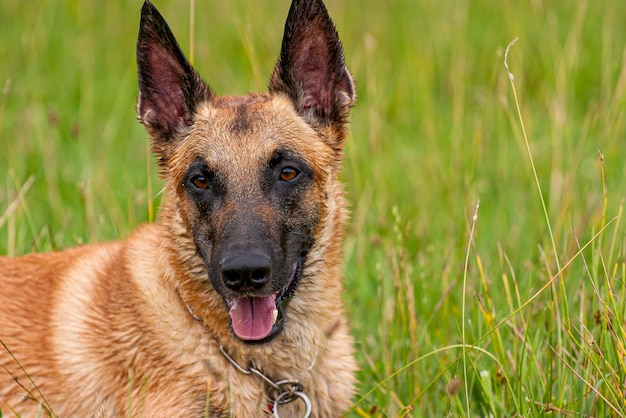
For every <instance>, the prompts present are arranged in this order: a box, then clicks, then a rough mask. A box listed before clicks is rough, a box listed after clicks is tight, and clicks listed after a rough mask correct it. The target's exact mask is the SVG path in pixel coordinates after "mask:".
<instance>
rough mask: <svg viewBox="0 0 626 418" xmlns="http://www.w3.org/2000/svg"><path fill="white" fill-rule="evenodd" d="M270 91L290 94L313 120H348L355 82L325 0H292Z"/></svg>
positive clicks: (298, 109)
mask: <svg viewBox="0 0 626 418" xmlns="http://www.w3.org/2000/svg"><path fill="white" fill-rule="evenodd" d="M270 92H271V93H274V94H275V93H283V94H286V95H287V96H288V97H289V98H290V99H291V101H292V102H293V104H294V105H295V107H296V109H297V111H298V112H299V113H300V114H301V115H302V116H304V117H305V118H306V119H307V120H308V121H309V123H312V124H314V125H317V124H321V125H322V126H323V125H329V124H335V125H342V124H344V123H345V122H346V119H347V116H348V112H349V111H350V108H351V107H352V105H353V104H354V99H355V91H354V83H353V81H352V76H351V75H350V72H349V71H348V69H347V68H346V65H345V63H344V56H343V48H342V47H341V42H340V41H339V36H338V35H337V30H336V29H335V26H334V24H333V22H332V20H331V19H330V16H329V15H328V12H327V11H326V7H324V3H323V2H322V0H293V1H292V3H291V8H290V9H289V15H288V16H287V22H286V23H285V34H284V37H283V45H282V49H281V52H280V57H279V59H278V64H276V68H275V69H274V74H273V75H272V79H271V81H270Z"/></svg>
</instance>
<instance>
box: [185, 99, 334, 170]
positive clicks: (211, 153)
mask: <svg viewBox="0 0 626 418" xmlns="http://www.w3.org/2000/svg"><path fill="white" fill-rule="evenodd" d="M232 150H237V152H235V153H233V152H232ZM283 150H287V151H290V152H291V153H292V154H295V155H297V156H299V157H301V158H302V159H303V160H309V161H307V162H309V163H310V164H311V165H313V167H312V168H313V169H314V170H315V169H319V170H324V169H325V167H326V166H328V165H330V163H331V159H332V155H333V152H332V150H331V149H330V147H328V146H327V144H326V143H325V142H324V141H323V139H322V138H321V137H320V134H319V133H318V132H317V131H315V130H314V129H313V128H312V127H311V126H310V125H308V124H307V123H306V122H305V121H304V119H302V117H300V116H299V115H298V113H297V112H296V111H295V109H294V108H293V105H292V104H291V102H290V101H289V100H288V99H286V98H284V97H282V96H271V95H248V96H241V97H219V98H217V99H216V100H214V101H211V102H207V103H205V104H203V105H201V106H200V107H199V109H198V110H197V113H196V117H195V119H194V125H193V128H192V131H191V132H190V134H189V136H188V138H187V139H185V140H184V143H183V145H182V146H181V147H180V149H179V151H181V152H183V153H184V154H185V155H186V156H187V157H192V156H193V158H197V157H201V158H202V159H204V160H205V161H207V163H209V164H210V165H212V166H215V167H219V166H222V165H229V166H232V165H233V164H235V165H240V164H245V165H247V166H248V167H250V168H258V167H262V166H264V165H265V164H266V163H267V161H268V159H271V158H273V156H275V155H276V152H277V151H283ZM309 156H315V158H314V159H313V160H314V161H310V160H311V159H310V158H309ZM315 166H317V167H315Z"/></svg>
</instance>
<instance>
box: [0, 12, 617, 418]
mask: <svg viewBox="0 0 626 418" xmlns="http://www.w3.org/2000/svg"><path fill="white" fill-rule="evenodd" d="M166 3H167V4H166ZM156 4H157V6H158V7H159V8H160V9H161V11H162V12H163V14H164V15H165V16H166V17H167V19H168V20H169V21H170V23H171V25H172V27H173V28H174V31H175V32H176V34H177V36H178V38H179V41H180V42H181V44H182V45H183V46H184V49H185V50H186V51H189V44H190V42H189V39H190V35H189V4H188V3H187V2H173V1H172V2H166V1H157V3H156ZM382 4H383V3H381V2H379V1H374V0H360V1H347V0H328V6H329V9H330V12H331V15H332V16H333V18H334V20H335V23H336V24H337V26H338V29H339V32H340V36H341V38H342V40H343V42H344V47H345V50H346V56H347V62H348V64H349V67H350V68H351V70H352V72H353V74H354V75H355V78H356V81H357V86H358V93H359V101H358V104H357V107H356V108H355V109H354V111H353V113H352V118H351V120H352V123H351V131H352V133H351V136H350V137H349V139H348V142H347V150H346V159H345V170H344V174H343V177H344V180H345V182H346V184H347V191H348V197H349V200H350V202H351V208H352V219H351V223H350V226H349V231H348V232H349V234H348V238H347V241H346V259H345V282H346V287H347V292H346V301H347V306H348V310H349V314H350V316H351V318H352V327H353V331H354V335H355V337H356V340H357V344H358V360H359V363H360V365H361V372H360V373H359V379H360V382H361V383H360V385H359V393H358V395H357V396H356V397H355V406H354V408H353V410H352V411H351V413H350V415H351V416H372V417H378V416H389V417H393V416H404V415H405V414H406V415H408V416H416V417H420V416H423V417H432V416H489V415H492V416H506V417H508V416H544V415H558V416H560V415H565V416H570V415H571V416H596V417H601V416H626V406H625V405H626V323H625V321H624V318H625V317H626V286H625V282H624V280H625V279H624V277H625V274H626V227H625V226H624V224H625V220H624V216H623V213H622V211H623V202H624V199H625V197H626V164H624V162H625V161H626V30H624V23H623V22H624V21H626V2H623V1H622V0H606V1H603V2H590V1H580V2H571V1H568V0H554V1H542V0H537V1H531V0H528V1H517V2H494V1H490V0H475V1H471V2H470V1H465V2H462V1H453V0H437V1H434V0H421V1H415V0H412V1H409V0H395V1H393V2H386V3H384V6H383V5H382ZM139 9H140V2H139V1H136V2H130V1H122V0H108V1H107V2H102V3H99V4H96V3H93V2H84V1H78V0H62V1H56V2H50V1H48V2H44V1H37V2H35V3H32V2H31V3H29V2H24V1H18V0H3V1H2V6H0V28H2V29H1V32H2V39H1V40H0V63H1V64H0V88H3V92H2V95H1V96H0V253H2V254H11V255H13V254H23V253H26V252H31V251H45V250H50V249H57V248H67V247H70V246H73V245H76V244H78V243H84V242H95V241H103V240H109V239H116V238H119V237H124V236H125V235H126V234H127V233H128V232H129V231H130V230H131V229H133V228H134V227H135V226H136V225H137V224H139V223H141V222H145V221H149V220H151V219H153V217H154V208H156V207H158V204H159V201H160V195H159V193H158V192H159V190H160V188H161V183H160V181H159V180H158V179H157V176H156V168H155V167H154V164H153V158H152V157H150V156H149V154H148V153H147V151H146V150H147V147H148V142H147V139H146V135H145V133H144V131H143V128H142V127H141V126H140V125H139V124H138V123H137V122H136V120H135V114H134V101H135V97H136V75H135V64H134V43H135V37H136V31H137V25H138V19H139V17H138V16H139ZM287 9H288V1H286V0H282V1H265V2H262V3H260V2H258V1H253V0H236V1H231V2H223V1H202V2H200V1H197V2H196V5H195V16H196V25H195V35H194V39H195V41H194V57H193V61H194V65H195V66H196V68H197V69H198V70H199V72H200V73H201V74H202V75H203V76H204V78H205V79H206V80H207V81H208V82H209V83H210V84H211V85H212V86H213V87H214V88H215V89H216V90H217V91H218V92H221V93H229V94H240V93H245V92H246V91H259V90H264V89H265V86H266V84H267V80H268V79H269V76H270V73H271V70H272V68H273V64H274V62H275V59H276V57H277V54H278V48H279V44H280V38H281V35H282V24H283V21H284V18H285V16H286V12H287ZM516 37H519V40H518V41H517V43H516V44H515V45H514V46H513V47H512V48H511V50H510V52H509V56H508V64H509V68H510V71H511V72H512V73H513V75H514V77H515V78H514V87H515V92H516V93H517V103H516V100H515V96H514V94H513V92H514V91H513V85H512V84H511V83H510V81H509V77H508V75H507V72H506V69H505V66H504V51H505V47H506V46H507V44H508V43H509V42H510V41H512V40H513V39H514V38H516ZM518 106H519V109H518ZM518 111H519V112H518ZM524 133H525V135H524ZM533 167H534V169H533ZM535 173H536V174H535ZM540 190H541V193H540ZM478 202H480V205H479V207H478V209H477V210H476V208H477V204H478Z"/></svg>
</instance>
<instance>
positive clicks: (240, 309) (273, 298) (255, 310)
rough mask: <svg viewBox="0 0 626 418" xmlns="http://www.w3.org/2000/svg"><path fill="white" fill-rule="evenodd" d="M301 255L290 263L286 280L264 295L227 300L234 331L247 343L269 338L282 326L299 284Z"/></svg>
mask: <svg viewBox="0 0 626 418" xmlns="http://www.w3.org/2000/svg"><path fill="white" fill-rule="evenodd" d="M303 260H304V258H303V257H301V258H300V259H299V260H298V261H297V262H295V263H293V267H292V269H291V274H290V275H289V280H287V284H286V285H285V287H283V288H282V289H281V290H279V291H278V292H275V293H272V294H271V295H269V296H264V297H242V298H234V299H230V300H227V301H226V303H227V305H228V308H229V314H230V320H231V327H232V331H233V334H234V335H235V337H237V338H238V339H239V340H241V341H244V342H246V343H265V342H268V341H271V340H272V339H273V338H274V337H276V336H277V335H278V334H279V333H280V332H281V331H282V329H283V322H284V317H285V310H286V308H287V305H288V304H289V300H290V299H291V297H292V296H293V294H294V292H295V291H296V289H297V287H298V283H299V281H300V276H301V273H302V265H303Z"/></svg>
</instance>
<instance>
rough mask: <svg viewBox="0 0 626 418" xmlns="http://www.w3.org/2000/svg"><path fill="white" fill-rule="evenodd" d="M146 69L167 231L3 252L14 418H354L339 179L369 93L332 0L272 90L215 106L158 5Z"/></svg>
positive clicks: (1, 398)
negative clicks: (353, 67)
mask: <svg viewBox="0 0 626 418" xmlns="http://www.w3.org/2000/svg"><path fill="white" fill-rule="evenodd" d="M137 64H138V72H139V89H140V94H139V100H138V105H137V109H138V113H139V119H140V120H141V122H142V123H143V124H144V125H145V126H146V129H147V131H148V132H149V134H150V135H151V137H152V139H153V145H154V150H155V152H156V154H157V155H158V157H159V158H160V165H161V168H162V173H163V177H164V179H165V181H166V189H167V197H166V200H165V203H164V207H163V209H162V210H161V213H160V217H159V220H158V222H157V223H156V224H153V225H146V226H143V227H141V228H139V229H138V230H137V231H136V232H134V233H133V234H132V235H131V236H130V237H128V239H126V240H125V241H122V242H115V243H110V244H104V245H91V246H85V247H80V248H76V249H71V250H66V251H62V252H57V253H49V254H34V255H28V256H24V257H20V258H0V340H1V341H2V344H3V345H4V348H3V347H0V408H1V409H2V412H3V413H4V414H5V415H6V414H9V413H19V414H21V415H22V416H23V417H30V416H35V415H37V414H39V416H42V415H46V414H48V415H58V416H60V417H88V416H115V417H128V416H132V417H138V416H143V417H158V416H167V417H203V416H210V417H221V416H235V417H257V416H264V415H270V414H271V412H270V411H271V410H272V408H274V409H275V410H276V409H277V412H278V413H279V415H280V416H281V417H298V416H303V415H304V414H305V412H306V409H307V402H308V403H309V404H310V409H311V410H312V416H317V417H331V416H339V415H341V414H342V413H344V412H345V411H346V410H347V408H348V407H349V406H350V397H351V395H352V394H353V390H354V382H355V379H354V371H355V368H356V365H355V361H354V358H353V348H352V338H351V337H350V335H349V332H348V326H347V321H346V319H345V317H344V314H343V307H342V285H341V278H340V270H341V261H340V260H341V252H342V241H343V227H344V218H345V209H344V199H343V196H342V189H341V186H340V184H339V183H338V179H337V177H338V174H339V169H340V166H341V159H342V148H343V139H344V136H345V128H344V126H345V123H346V119H347V116H348V112H349V110H350V108H351V107H352V105H353V103H354V98H355V93H354V85H353V82H352V78H351V76H350V74H349V72H348V70H347V69H346V67H345V65H344V58H343V51H342V47H341V43H340V42H339V39H338V37H337V33H336V30H335V28H334V26H333V23H332V22H331V20H330V18H329V16H328V13H327V11H326V9H325V7H324V5H323V3H322V1H321V0H294V1H293V4H292V5H291V9H290V11H289V16H288V18H287V22H286V25H285V34H284V39H283V44H282V51H281V53H280V58H279V60H278V64H277V66H276V68H275V70H274V74H273V75H272V79H271V82H270V88H269V94H249V95H247V96H243V97H226V96H221V97H217V96H216V95H215V94H214V93H213V92H212V91H211V90H210V88H209V87H208V86H207V85H206V84H205V83H204V82H203V81H202V80H201V79H200V77H199V76H198V75H197V74H196V72H195V71H194V70H193V68H192V67H191V65H190V64H189V62H188V61H187V60H186V59H185V57H184V55H183V53H182V52H181V50H180V47H179V46H178V44H177V42H176V40H175V38H174V36H173V35H172V33H171V31H170V29H169V27H168V25H167V23H166V22H165V21H164V20H163V18H162V17H161V15H160V14H159V12H158V11H157V10H156V9H155V8H154V6H153V5H151V4H150V3H149V2H146V3H145V4H144V6H143V9H142V12H141V23H140V29H139V40H138V43H137ZM231 359H232V360H231ZM283 401H291V402H288V403H282V402H283ZM274 404H276V405H274Z"/></svg>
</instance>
